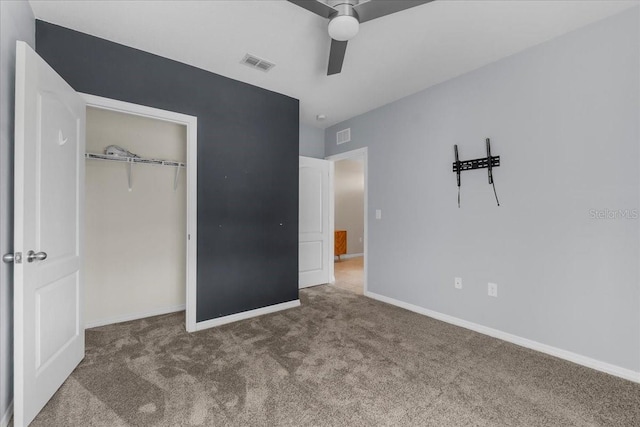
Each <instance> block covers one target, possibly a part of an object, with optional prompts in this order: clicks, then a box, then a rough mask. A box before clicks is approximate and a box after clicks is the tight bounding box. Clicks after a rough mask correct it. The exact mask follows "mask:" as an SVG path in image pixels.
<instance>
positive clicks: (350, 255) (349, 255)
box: [333, 253, 364, 261]
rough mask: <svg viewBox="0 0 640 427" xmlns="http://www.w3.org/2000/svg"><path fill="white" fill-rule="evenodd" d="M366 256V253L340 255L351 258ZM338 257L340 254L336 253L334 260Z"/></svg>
mask: <svg viewBox="0 0 640 427" xmlns="http://www.w3.org/2000/svg"><path fill="white" fill-rule="evenodd" d="M361 256H364V254H362V253H361V254H344V255H340V259H349V258H358V257H361ZM336 258H338V256H337V255H336V256H335V257H333V259H334V261H335V259H336Z"/></svg>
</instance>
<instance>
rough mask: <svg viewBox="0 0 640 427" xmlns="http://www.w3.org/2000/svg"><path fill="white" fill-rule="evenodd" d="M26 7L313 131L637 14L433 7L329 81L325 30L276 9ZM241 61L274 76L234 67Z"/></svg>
mask: <svg viewBox="0 0 640 427" xmlns="http://www.w3.org/2000/svg"><path fill="white" fill-rule="evenodd" d="M30 3H31V5H32V7H33V11H34V13H35V16H36V18H38V19H41V20H43V21H47V22H51V23H54V24H58V25H62V26H64V27H67V28H72V29H74V30H78V31H81V32H84V33H88V34H92V35H95V36H98V37H102V38H105V39H107V40H111V41H114V42H117V43H121V44H124V45H127V46H131V47H135V48H138V49H142V50H145V51H148V52H151V53H155V54H157V55H161V56H164V57H167V58H171V59H174V60H176V61H180V62H184V63H187V64H191V65H193V66H196V67H199V68H203V69H205V70H209V71H211V72H214V73H217V74H221V75H223V76H227V77H230V78H233V79H236V80H240V81H243V82H247V83H251V84H253V85H256V86H260V87H263V88H266V89H270V90H273V91H275V92H279V93H283V94H286V95H289V96H291V97H294V98H298V99H300V119H301V121H302V122H303V123H306V124H309V125H312V126H316V127H321V128H325V127H328V126H330V125H333V124H335V123H338V122H340V121H343V120H346V119H348V118H351V117H353V116H356V115H359V114H362V113H364V112H366V111H369V110H371V109H374V108H376V107H379V106H381V105H384V104H387V103H389V102H392V101H395V100H397V99H400V98H402V97H404V96H407V95H409V94H412V93H415V92H418V91H420V90H422V89H425V88H427V87H429V86H432V85H434V84H437V83H440V82H443V81H445V80H448V79H451V78H453V77H455V76H458V75H461V74H463V73H466V72H468V71H471V70H473V69H476V68H478V67H481V66H483V65H485V64H488V63H490V62H493V61H496V60H498V59H500V58H503V57H505V56H508V55H511V54H513V53H516V52H519V51H521V50H523V49H526V48H527V47H530V46H533V45H535V44H538V43H541V42H543V41H546V40H549V39H552V38H554V37H557V36H559V35H561V34H564V33H567V32H569V31H571V30H574V29H576V28H579V27H581V26H584V25H587V24H589V23H591V22H595V21H597V20H600V19H603V18H605V17H607V16H611V15H613V14H616V13H618V12H620V11H622V10H623V9H626V8H628V7H632V6H634V5H638V4H639V2H638V1H637V0H630V1H613V0H607V1H598V0H581V1H580V0H571V1H559V0H556V1H554V0H535V1H525V0H511V1H506V0H500V1H486V0H472V1H456V0H438V1H435V2H432V3H427V4H424V5H421V6H417V7H414V8H412V9H408V10H405V11H403V12H398V13H396V14H393V15H389V16H386V17H383V18H379V19H377V20H373V21H369V22H366V23H364V24H362V26H361V28H360V33H359V34H358V35H357V37H356V38H355V39H353V40H351V41H350V42H349V45H348V47H347V54H346V58H345V62H344V66H343V69H342V73H341V74H338V75H334V76H327V75H326V69H327V60H328V55H329V44H330V39H329V36H328V35H327V21H326V20H324V19H323V18H321V17H319V16H317V15H314V14H312V13H310V12H308V11H306V10H304V9H302V8H300V7H298V6H296V5H294V4H292V3H289V2H287V1H284V0H253V1H249V0H243V1H239V0H235V1H234V0H232V1H222V0H215V1H167V0H163V1H127V0H120V1H106V0H102V1H76V0H74V1H51V0H50V1H35V0H31V1H30ZM246 53H251V54H253V55H256V56H259V57H261V58H263V59H266V60H268V61H271V62H274V63H275V64H276V66H275V67H274V68H273V69H272V70H271V71H269V72H268V73H264V72H262V71H258V70H256V69H252V68H250V67H247V66H246V65H242V64H240V60H241V59H242V58H243V57H244V55H245V54H246ZM317 114H325V115H326V116H327V118H326V120H324V121H322V122H318V121H316V115H317Z"/></svg>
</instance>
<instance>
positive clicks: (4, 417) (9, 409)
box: [0, 400, 13, 427]
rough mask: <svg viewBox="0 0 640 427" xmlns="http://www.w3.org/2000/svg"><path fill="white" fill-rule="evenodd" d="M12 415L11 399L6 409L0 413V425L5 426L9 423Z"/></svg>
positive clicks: (0, 426)
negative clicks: (0, 417) (0, 415)
mask: <svg viewBox="0 0 640 427" xmlns="http://www.w3.org/2000/svg"><path fill="white" fill-rule="evenodd" d="M12 416H13V400H12V401H11V403H9V406H8V407H7V410H6V411H5V413H4V414H2V419H1V420H0V427H7V426H8V425H9V421H11V417H12Z"/></svg>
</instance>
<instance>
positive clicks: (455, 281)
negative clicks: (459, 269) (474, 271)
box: [453, 277, 462, 289]
mask: <svg viewBox="0 0 640 427" xmlns="http://www.w3.org/2000/svg"><path fill="white" fill-rule="evenodd" d="M453 285H454V286H455V287H456V289H462V277H456V278H455V279H453Z"/></svg>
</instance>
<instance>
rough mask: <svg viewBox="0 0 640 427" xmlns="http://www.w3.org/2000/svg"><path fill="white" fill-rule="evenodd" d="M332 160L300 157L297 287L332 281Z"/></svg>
mask: <svg viewBox="0 0 640 427" xmlns="http://www.w3.org/2000/svg"><path fill="white" fill-rule="evenodd" d="M332 171H333V163H332V162H330V161H327V160H320V159H314V158H310V157H300V164H299V173H300V184H299V186H300V187H299V189H300V199H299V200H300V201H299V203H300V207H299V238H298V245H299V248H298V286H299V287H300V288H306V287H308V286H314V285H320V284H322V283H329V282H330V281H331V276H332V270H331V265H332V263H333V257H332V255H331V254H332V251H333V248H332V241H333V239H332V230H331V229H330V226H329V224H330V222H329V220H330V218H331V211H330V201H329V185H331V175H332Z"/></svg>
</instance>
